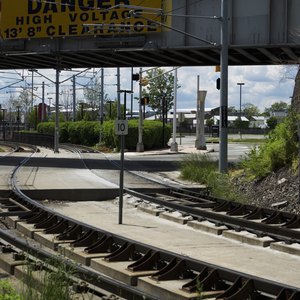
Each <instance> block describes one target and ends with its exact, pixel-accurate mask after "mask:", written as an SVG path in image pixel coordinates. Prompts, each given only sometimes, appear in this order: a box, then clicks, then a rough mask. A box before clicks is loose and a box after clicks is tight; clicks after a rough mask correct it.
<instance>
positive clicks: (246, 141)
mask: <svg viewBox="0 0 300 300" xmlns="http://www.w3.org/2000/svg"><path fill="white" fill-rule="evenodd" d="M265 142H266V139H265V138H251V139H250V138H242V139H239V138H238V139H234V138H228V143H242V144H257V145H262V144H264V143H265ZM206 143H214V144H217V143H219V138H207V139H206Z"/></svg>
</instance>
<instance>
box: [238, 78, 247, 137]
mask: <svg viewBox="0 0 300 300" xmlns="http://www.w3.org/2000/svg"><path fill="white" fill-rule="evenodd" d="M237 85H239V86H240V118H239V119H240V120H239V121H240V122H239V130H240V140H241V139H242V86H243V85H245V83H244V82H238V83H237Z"/></svg>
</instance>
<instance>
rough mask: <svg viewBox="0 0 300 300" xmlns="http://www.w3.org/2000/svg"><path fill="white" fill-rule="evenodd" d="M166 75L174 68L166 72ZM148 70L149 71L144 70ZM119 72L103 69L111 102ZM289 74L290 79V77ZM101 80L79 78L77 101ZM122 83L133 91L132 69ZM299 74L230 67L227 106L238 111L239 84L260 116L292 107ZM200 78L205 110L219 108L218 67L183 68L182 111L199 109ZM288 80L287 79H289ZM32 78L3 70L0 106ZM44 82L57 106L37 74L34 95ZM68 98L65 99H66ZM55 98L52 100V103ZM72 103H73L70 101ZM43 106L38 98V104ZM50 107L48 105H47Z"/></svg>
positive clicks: (67, 86) (288, 69) (67, 89)
mask: <svg viewBox="0 0 300 300" xmlns="http://www.w3.org/2000/svg"><path fill="white" fill-rule="evenodd" d="M164 69H165V70H166V71H168V70H171V68H164ZM143 70H146V69H143ZM38 71H39V73H40V74H43V75H44V76H45V77H47V78H50V79H51V80H52V81H54V80H55V72H54V70H38ZM78 71H79V70H74V71H73V72H67V71H63V72H62V73H61V77H60V80H61V81H65V80H66V79H68V78H69V77H70V76H72V75H74V74H77V72H78ZM138 72H139V68H134V73H138ZM116 73H117V71H116V69H115V68H109V69H104V84H105V85H104V91H105V93H106V94H108V96H109V98H110V99H111V100H114V99H115V98H116V97H117V87H116V83H117V76H116ZM287 73H288V75H287ZM96 74H97V76H100V69H93V70H89V71H88V72H86V73H84V74H82V75H83V76H77V79H76V80H77V82H78V84H77V86H76V95H77V101H78V102H79V101H82V100H83V87H82V85H85V84H87V83H88V82H89V81H90V80H91V78H92V77H93V76H95V75H96ZM120 74H121V76H120V81H121V89H122V90H124V89H126V90H130V89H131V68H121V69H120ZM295 74H296V67H295V66H231V67H229V76H228V81H229V84H228V106H235V107H236V109H239V105H240V86H238V85H237V83H240V82H242V83H244V85H243V86H242V97H241V102H242V105H243V104H245V103H251V104H253V105H255V106H257V107H258V108H259V110H260V112H263V111H264V109H265V108H266V107H270V106H271V105H272V104H273V103H274V102H280V101H283V102H287V103H290V101H291V99H290V97H291V96H292V94H293V87H294V77H295ZM20 75H24V78H25V81H24V82H20V83H17V84H13V83H14V82H16V81H17V80H19V79H20V78H21V77H20ZM198 75H199V78H200V90H206V91H207V96H206V100H205V107H206V109H207V108H215V107H218V106H219V105H220V92H219V90H217V89H216V79H217V78H218V77H219V76H220V73H218V72H215V67H214V66H211V67H181V68H179V69H178V85H180V88H179V89H178V91H177V107H178V108H179V109H189V108H194V109H195V108H196V96H197V76H198ZM287 77H288V78H287ZM31 81H32V75H31V72H28V71H27V70H16V71H14V70H10V71H1V70H0V104H2V106H3V107H5V108H8V104H7V100H8V99H9V97H10V96H12V97H17V96H18V95H19V92H20V90H21V88H20V86H27V87H29V88H30V89H31ZM42 81H45V84H46V91H45V94H46V96H45V99H46V100H45V101H46V103H47V102H49V101H51V102H52V103H54V100H53V99H55V94H54V92H55V86H54V85H53V83H51V82H50V81H49V80H47V79H46V78H43V77H41V76H40V75H38V74H36V73H35V74H34V88H35V90H34V93H35V94H36V95H37V96H39V97H41V96H42V88H41V83H42ZM11 84H13V85H12V86H11V87H9V88H5V87H6V86H8V85H11ZM133 86H134V97H137V96H138V91H139V84H138V82H135V81H134V82H133ZM71 89H72V82H71V81H70V80H69V81H65V82H64V83H63V84H62V85H61V90H64V93H65V96H62V97H69V98H70V99H72V90H71ZM67 94H68V95H69V96H66V95H67ZM128 97H129V96H128ZM49 98H53V99H49ZM70 101H71V100H70ZM38 102H40V100H39V99H38V98H36V103H35V104H37V103H38ZM47 104H48V103H47ZM137 109H138V104H137V101H136V100H134V110H137Z"/></svg>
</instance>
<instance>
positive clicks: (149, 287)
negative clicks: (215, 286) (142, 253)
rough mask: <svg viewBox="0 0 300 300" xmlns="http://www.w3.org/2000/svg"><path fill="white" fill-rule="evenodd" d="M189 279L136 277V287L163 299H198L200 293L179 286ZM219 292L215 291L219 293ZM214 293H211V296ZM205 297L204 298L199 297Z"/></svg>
mask: <svg viewBox="0 0 300 300" xmlns="http://www.w3.org/2000/svg"><path fill="white" fill-rule="evenodd" d="M189 281H190V280H188V279H182V280H168V281H159V282H157V281H155V280H153V279H152V278H150V277H146V278H139V279H138V289H139V290H141V291H142V292H145V293H148V294H151V295H153V296H156V297H158V298H159V299H164V300H196V299H199V297H200V295H201V297H202V294H200V293H188V292H185V291H183V290H182V289H181V288H182V286H183V285H184V284H186V283H188V282H189ZM219 294H220V293H217V295H219ZM213 296H214V295H213V294H211V298H212V297H213ZM200 299H205V298H200Z"/></svg>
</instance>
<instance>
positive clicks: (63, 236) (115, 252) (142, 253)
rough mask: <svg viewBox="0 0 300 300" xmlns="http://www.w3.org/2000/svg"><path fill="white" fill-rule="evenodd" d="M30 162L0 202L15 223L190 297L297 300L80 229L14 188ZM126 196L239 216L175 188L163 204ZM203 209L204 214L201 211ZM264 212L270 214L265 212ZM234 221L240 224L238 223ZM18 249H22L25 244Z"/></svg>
mask: <svg viewBox="0 0 300 300" xmlns="http://www.w3.org/2000/svg"><path fill="white" fill-rule="evenodd" d="M79 152H80V151H79ZM28 159H30V157H27V158H25V159H24V160H23V161H22V163H21V164H20V165H19V166H17V167H16V168H15V170H14V172H13V173H12V176H11V187H12V191H13V200H12V199H2V201H1V202H2V203H3V205H4V206H6V207H7V212H8V213H11V214H12V215H13V214H15V215H19V218H20V219H21V220H22V221H23V222H26V223H27V224H33V225H34V228H36V229H42V230H43V232H44V233H45V234H48V235H53V236H55V239H57V240H58V241H63V242H69V243H70V245H71V247H73V248H77V247H83V248H84V252H85V253H87V254H92V253H103V254H104V259H105V260H106V261H107V262H117V261H123V262H128V265H127V268H128V269H129V270H130V271H131V272H133V274H134V273H136V274H138V272H141V271H143V272H149V274H152V275H151V278H152V279H153V280H156V281H164V280H170V279H173V280H176V279H178V280H180V279H185V282H186V283H185V284H184V285H183V286H182V290H183V291H186V292H188V293H195V292H196V291H197V287H198V286H199V284H200V286H201V287H202V293H204V294H209V293H211V294H212V295H213V297H214V299H231V300H233V299H288V300H293V299H299V297H300V291H299V290H297V289H296V288H293V287H289V286H285V285H282V284H278V283H275V282H270V281H267V280H264V279H261V278H257V277H254V276H249V275H246V274H242V273H239V272H234V271H231V270H228V269H225V268H221V267H218V266H215V265H211V264H207V263H205V262H202V261H197V260H194V259H192V258H187V257H185V256H180V255H177V254H174V253H171V252H168V251H164V250H162V249H158V248H155V247H151V246H149V245H145V244H142V243H139V242H137V241H133V240H129V239H125V238H124V237H122V236H119V235H115V234H111V233H110V232H107V231H103V230H101V229H99V228H95V227H93V226H89V225H86V224H83V223H81V222H78V221H76V220H74V219H72V218H69V217H65V216H64V215H61V214H59V213H56V212H54V211H52V210H51V209H49V208H46V207H44V206H43V205H42V204H40V203H39V202H37V201H34V200H32V199H30V198H29V197H27V196H26V195H25V194H24V193H22V191H21V190H20V189H19V187H18V185H17V182H16V174H17V172H18V170H19V168H20V167H21V165H22V164H24V163H25V162H26V161H27V160H28ZM126 192H128V193H133V194H134V195H135V196H138V197H140V198H144V199H145V198H146V200H148V201H153V202H156V203H158V204H160V205H166V206H167V207H171V208H173V209H178V210H179V211H185V208H183V207H184V206H182V205H181V203H182V202H188V205H185V207H187V208H188V209H189V211H188V213H190V214H191V215H193V216H194V217H195V218H201V216H199V215H198V213H199V212H198V210H202V211H203V212H205V214H206V215H204V216H203V215H202V218H207V219H210V218H211V216H212V215H213V214H214V215H219V216H222V218H223V219H222V220H223V221H222V222H223V223H225V221H227V218H226V220H224V219H225V218H224V216H227V217H228V219H229V218H231V216H230V214H233V215H234V213H232V212H234V211H236V212H237V211H238V209H240V207H237V206H235V207H234V205H233V204H232V203H231V202H226V201H224V200H220V199H214V198H211V197H204V196H203V195H197V194H193V195H191V194H189V195H188V196H187V195H186V194H185V193H186V191H183V190H180V189H176V191H174V190H173V191H172V189H170V193H169V195H168V197H169V199H163V200H162V199H161V198H163V197H165V198H167V196H166V195H164V196H163V197H162V195H154V196H155V197H153V195H151V197H150V196H149V195H141V194H137V193H136V192H134V191H130V190H126ZM170 197H175V198H176V199H177V201H178V202H181V203H179V204H178V203H176V205H175V204H174V201H173V200H174V199H173V200H170ZM159 198H160V199H159ZM187 198H188V199H187ZM178 199H179V200H178ZM186 204H187V203H186ZM193 206H196V207H193ZM197 206H198V207H197ZM199 206H200V209H199ZM226 206H227V207H232V208H234V209H231V213H230V214H227V215H225V214H220V213H218V212H213V209H214V210H216V211H222V210H223V208H222V207H226ZM203 207H204V208H205V209H203ZM246 209H247V210H245V208H243V209H241V210H242V211H243V212H244V215H249V214H250V215H251V210H252V207H246ZM191 210H192V211H191ZM196 210H197V212H196ZM203 212H202V213H203ZM245 212H246V213H245ZM267 213H269V212H268V211H267ZM253 214H254V213H253V212H252V215H253ZM238 215H239V214H238ZM270 215H271V212H270ZM235 219H237V220H238V219H241V218H235ZM246 220H248V219H246ZM230 222H231V226H233V227H234V226H240V225H237V224H232V223H234V222H233V221H230ZM247 225H248V224H247ZM1 234H2V237H3V238H4V239H6V240H9V241H10V242H13V241H15V239H14V238H11V237H9V236H8V235H7V234H6V233H4V232H3V231H2V232H1ZM288 238H290V237H288ZM293 238H294V236H293ZM297 238H298V236H297ZM22 247H25V246H24V245H23V246H22ZM82 272H85V271H82ZM88 272H89V273H90V274H93V278H95V277H94V276H99V273H97V272H96V271H93V270H88ZM137 276H138V275H137ZM100 281H101V282H102V281H103V282H106V284H107V285H109V284H111V287H110V288H111V289H112V290H113V288H112V286H113V285H114V286H115V288H116V285H118V284H119V283H118V282H114V281H113V280H112V279H109V280H107V281H105V278H101V280H100ZM108 281H109V283H108ZM112 282H114V283H112ZM120 289H121V287H120ZM114 292H115V291H114ZM125 292H126V293H127V294H126V295H127V296H126V299H153V298H152V296H150V295H145V294H143V293H141V292H140V291H139V290H138V287H137V288H135V287H130V286H125V285H124V286H122V291H121V292H120V293H119V294H121V295H122V293H123V295H124V293H125ZM139 297H140V298H139Z"/></svg>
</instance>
